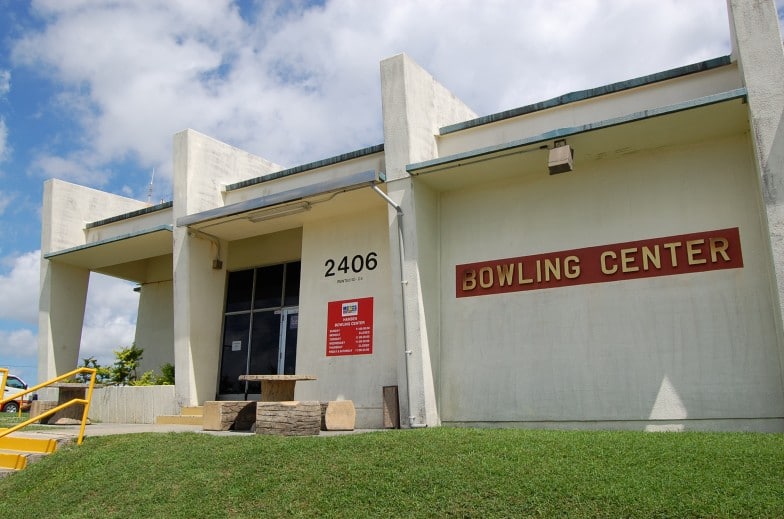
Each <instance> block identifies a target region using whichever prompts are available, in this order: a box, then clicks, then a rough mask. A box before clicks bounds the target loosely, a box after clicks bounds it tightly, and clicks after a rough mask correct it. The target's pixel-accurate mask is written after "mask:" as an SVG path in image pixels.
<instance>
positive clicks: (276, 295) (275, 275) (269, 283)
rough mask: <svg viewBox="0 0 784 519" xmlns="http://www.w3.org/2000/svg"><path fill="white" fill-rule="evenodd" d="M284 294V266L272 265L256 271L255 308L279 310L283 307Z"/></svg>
mask: <svg viewBox="0 0 784 519" xmlns="http://www.w3.org/2000/svg"><path fill="white" fill-rule="evenodd" d="M282 292H283V265H272V266H269V267H262V268H259V269H256V299H255V301H254V302H253V308H254V309H256V310H259V309H262V308H277V307H279V306H281V302H282V298H281V293H282Z"/></svg>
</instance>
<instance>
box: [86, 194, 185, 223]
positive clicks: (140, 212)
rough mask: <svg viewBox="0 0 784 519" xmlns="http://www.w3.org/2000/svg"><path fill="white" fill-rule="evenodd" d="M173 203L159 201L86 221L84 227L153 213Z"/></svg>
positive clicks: (167, 207)
mask: <svg viewBox="0 0 784 519" xmlns="http://www.w3.org/2000/svg"><path fill="white" fill-rule="evenodd" d="M173 205H174V204H173V202H171V201H169V202H161V203H160V204H156V205H151V206H150V207H145V208H144V209H138V210H136V211H131V212H128V213H123V214H118V215H117V216H112V217H110V218H104V219H103V220H97V221H95V222H88V223H87V225H85V228H87V229H92V228H94V227H100V226H101V225H108V224H110V223H116V222H121V221H123V220H128V219H129V218H135V217H137V216H142V215H145V214H149V213H154V212H156V211H162V210H164V209H169V208H170V207H172V206H173Z"/></svg>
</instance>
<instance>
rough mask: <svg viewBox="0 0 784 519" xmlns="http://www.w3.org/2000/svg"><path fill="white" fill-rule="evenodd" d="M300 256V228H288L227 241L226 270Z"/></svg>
mask: <svg viewBox="0 0 784 519" xmlns="http://www.w3.org/2000/svg"><path fill="white" fill-rule="evenodd" d="M301 256H302V229H289V230H287V231H281V232H276V233H272V234H264V235H261V236H255V237H253V238H247V239H245V240H237V241H233V242H231V243H229V246H228V254H227V255H226V270H227V271H232V270H244V269H250V268H254V267H260V266H264V265H275V264H278V263H287V262H289V261H299V259H300V257H301ZM222 299H223V297H221V300H222Z"/></svg>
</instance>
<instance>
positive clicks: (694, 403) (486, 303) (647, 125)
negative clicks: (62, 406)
mask: <svg viewBox="0 0 784 519" xmlns="http://www.w3.org/2000/svg"><path fill="white" fill-rule="evenodd" d="M728 14H729V22H730V28H731V30H730V34H731V40H732V42H731V46H732V51H731V54H730V55H728V56H717V57H715V58H714V59H709V60H707V61H703V62H700V63H694V64H691V65H687V66H683V67H680V68H676V69H672V70H665V71H661V72H659V73H656V74H652V75H649V76H644V77H638V78H632V79H628V80H626V81H622V82H619V83H614V84H610V85H605V86H601V87H598V88H593V89H590V90H585V91H579V92H573V93H570V94H566V95H563V96H561V97H557V98H554V99H548V100H545V101H542V102H540V103H536V104H533V105H529V106H524V107H520V108H513V109H510V110H508V111H505V112H501V113H495V114H490V115H480V114H476V113H474V112H473V111H472V110H471V109H470V108H469V107H468V106H466V105H465V104H464V103H463V102H461V101H460V100H459V99H457V98H456V97H455V96H454V95H453V94H451V93H450V92H449V91H448V90H447V89H446V88H445V87H444V86H442V85H441V84H440V83H438V82H437V81H436V80H435V79H434V78H433V77H432V76H430V75H429V74H428V73H427V72H426V71H425V70H423V69H422V68H421V67H420V66H419V65H417V64H416V63H415V62H414V61H413V60H412V59H411V58H409V57H408V56H406V55H404V54H401V55H397V56H393V57H391V58H388V59H385V60H384V61H382V62H381V66H380V68H381V96H382V98H381V102H382V103H381V104H382V116H383V132H384V133H383V139H384V142H383V143H381V144H378V145H376V146H371V147H368V148H364V149H359V150H356V151H350V152H347V153H345V154H343V155H340V156H336V157H330V158H325V159H324V160H320V161H318V162H313V163H308V164H303V165H297V166H294V167H285V166H281V165H277V164H273V163H271V162H269V161H267V160H265V159H263V158H261V157H258V156H254V155H251V154H250V153H247V152H245V151H243V150H240V149H237V148H234V147H232V146H230V145H227V144H224V143H222V142H219V141H217V140H215V139H213V138H210V137H209V136H205V135H202V134H199V133H197V132H195V131H192V130H185V131H182V132H180V133H178V134H176V135H175V136H174V144H173V200H172V201H171V202H166V203H161V204H158V205H152V206H151V205H149V204H147V203H145V202H142V201H138V200H132V199H128V198H124V197H121V196H118V195H115V194H111V193H107V192H102V191H98V190H95V189H90V188H87V187H82V186H78V185H74V184H71V183H67V182H64V181H60V180H49V181H47V182H46V183H45V189H44V201H43V211H42V221H43V222H42V225H43V230H42V267H41V298H40V314H39V315H40V323H39V367H38V374H39V379H40V380H42V381H43V380H46V379H48V378H51V377H54V376H56V375H59V374H63V373H66V372H68V371H70V370H72V369H73V368H75V367H76V366H77V365H79V364H80V352H79V344H80V340H81V332H82V326H83V320H84V309H85V300H86V295H87V288H88V281H89V277H90V273H91V272H97V273H102V274H106V275H109V276H114V277H117V278H121V279H124V280H128V281H131V282H133V283H135V286H136V287H137V288H136V289H137V290H138V291H139V308H138V317H137V328H136V337H135V343H136V345H137V346H138V347H140V348H143V349H144V357H143V361H142V362H143V365H142V366H141V370H142V371H146V370H148V369H158V368H159V367H160V366H161V365H162V364H164V363H167V362H169V363H172V364H173V365H174V366H175V370H176V383H175V386H174V388H173V389H172V390H171V392H170V393H168V395H170V396H168V397H167V399H168V401H167V402H165V403H166V404H167V405H170V406H171V407H173V408H177V409H179V408H180V407H185V406H195V405H200V404H203V403H204V402H205V401H212V400H254V399H259V397H260V389H259V384H258V383H257V382H246V381H241V380H240V378H239V377H240V376H241V375H247V374H251V375H264V374H298V375H308V376H313V377H315V380H310V381H301V382H299V383H297V385H296V395H295V396H296V399H297V400H319V401H329V400H344V399H345V400H351V401H353V403H354V406H355V408H356V426H357V428H380V427H383V426H384V425H388V424H386V423H385V416H387V414H388V413H390V412H391V411H393V410H392V409H390V406H394V408H395V409H394V411H395V412H396V413H399V418H400V426H401V427H404V428H407V427H424V426H438V425H441V424H444V425H456V426H483V427H529V428H533V427H548V428H593V429H600V428H605V429H606V428H614V429H637V430H754V431H779V432H781V431H784V383H783V380H784V369H783V366H784V329H783V328H782V296H783V295H784V293H783V291H784V117H783V114H784V83H783V82H782V80H781V79H782V78H784V53H783V52H782V41H781V35H780V33H779V26H778V19H777V13H776V9H775V6H774V4H773V2H772V1H770V0H765V1H753V2H749V1H745V0H730V1H729V2H728ZM653 52H655V50H654V51H653ZM564 73H568V70H565V71H564ZM281 109H282V110H283V112H284V113H285V107H281ZM347 144H348V149H351V148H350V143H347ZM130 289H131V288H130V287H129V290H130ZM117 346H118V348H119V347H120V346H123V345H117ZM395 395H396V398H394V396H395ZM164 400H165V399H164ZM158 404H160V402H158V403H157V404H156V405H158ZM128 405H131V403H130V402H129V403H128ZM151 405H152V404H151Z"/></svg>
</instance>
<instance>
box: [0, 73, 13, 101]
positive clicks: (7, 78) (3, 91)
mask: <svg viewBox="0 0 784 519" xmlns="http://www.w3.org/2000/svg"><path fill="white" fill-rule="evenodd" d="M10 91H11V71H10V70H2V69H0V97H5V96H6V95H8V92H10Z"/></svg>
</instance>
